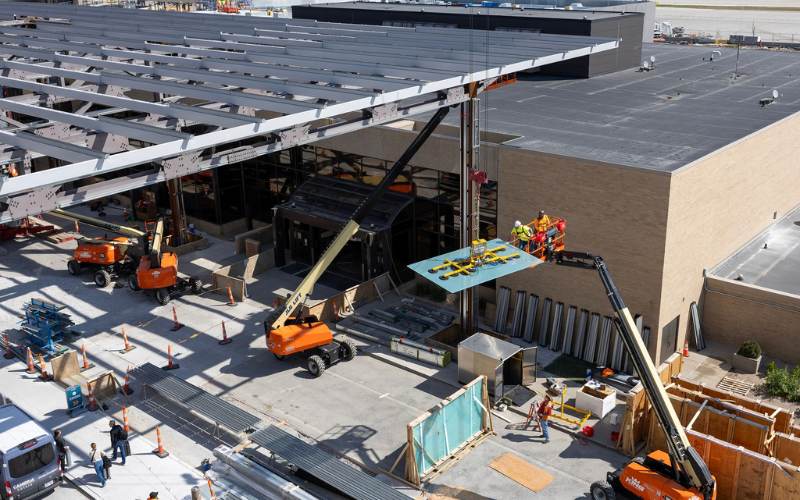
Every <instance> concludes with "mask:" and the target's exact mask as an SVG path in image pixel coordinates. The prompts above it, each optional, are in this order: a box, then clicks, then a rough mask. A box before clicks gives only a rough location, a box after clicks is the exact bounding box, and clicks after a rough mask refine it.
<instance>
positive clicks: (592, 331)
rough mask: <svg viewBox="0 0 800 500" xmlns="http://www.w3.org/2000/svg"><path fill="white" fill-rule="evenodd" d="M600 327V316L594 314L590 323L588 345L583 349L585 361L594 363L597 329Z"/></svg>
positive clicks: (587, 335) (587, 333)
mask: <svg viewBox="0 0 800 500" xmlns="http://www.w3.org/2000/svg"><path fill="white" fill-rule="evenodd" d="M599 326H600V315H599V314H597V313H592V319H591V321H589V330H588V331H587V332H586V345H584V347H583V360H584V361H588V362H589V363H594V353H595V350H596V347H597V329H598V327H599Z"/></svg>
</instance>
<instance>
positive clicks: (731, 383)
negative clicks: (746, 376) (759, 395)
mask: <svg viewBox="0 0 800 500" xmlns="http://www.w3.org/2000/svg"><path fill="white" fill-rule="evenodd" d="M753 387H755V384H751V383H748V382H744V381H742V380H739V379H735V378H733V377H729V376H725V377H722V380H720V381H719V383H718V384H717V389H722V390H723V391H728V392H732V393H734V394H738V395H740V396H747V393H749V392H750V391H752V390H753Z"/></svg>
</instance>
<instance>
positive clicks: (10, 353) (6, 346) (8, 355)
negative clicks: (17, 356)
mask: <svg viewBox="0 0 800 500" xmlns="http://www.w3.org/2000/svg"><path fill="white" fill-rule="evenodd" d="M3 350H4V351H5V353H4V354H3V357H4V358H6V359H11V358H13V357H14V351H12V350H11V342H10V341H9V340H8V334H7V333H4V334H3Z"/></svg>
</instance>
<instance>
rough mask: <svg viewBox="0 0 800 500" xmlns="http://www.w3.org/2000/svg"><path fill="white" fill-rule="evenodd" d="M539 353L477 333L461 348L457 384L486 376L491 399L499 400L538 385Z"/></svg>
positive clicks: (459, 347)
mask: <svg viewBox="0 0 800 500" xmlns="http://www.w3.org/2000/svg"><path fill="white" fill-rule="evenodd" d="M536 349H537V348H536V347H528V348H523V347H521V346H518V345H516V344H513V343H511V342H507V341H505V340H502V339H499V338H496V337H492V336H491V335H487V334H485V333H482V332H478V333H476V334H474V335H472V336H471V337H469V338H468V339H466V340H463V341H461V342H460V343H459V344H458V381H459V382H460V383H462V384H466V383H468V382H470V381H471V380H474V379H475V377H477V376H480V375H485V376H486V378H487V379H488V385H489V395H491V396H492V397H493V398H495V399H499V398H500V397H502V396H503V395H504V394H506V393H507V392H509V391H511V390H512V389H514V388H516V387H518V386H526V385H528V384H531V383H533V382H535V381H536Z"/></svg>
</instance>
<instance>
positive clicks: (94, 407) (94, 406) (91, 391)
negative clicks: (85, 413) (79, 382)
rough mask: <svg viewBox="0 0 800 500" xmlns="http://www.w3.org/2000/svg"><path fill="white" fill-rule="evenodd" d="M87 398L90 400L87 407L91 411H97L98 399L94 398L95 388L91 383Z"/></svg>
mask: <svg viewBox="0 0 800 500" xmlns="http://www.w3.org/2000/svg"><path fill="white" fill-rule="evenodd" d="M86 398H87V399H88V400H89V403H88V404H87V405H86V409H87V410H89V411H97V400H96V399H94V389H92V386H91V384H89V395H88V396H86Z"/></svg>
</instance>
